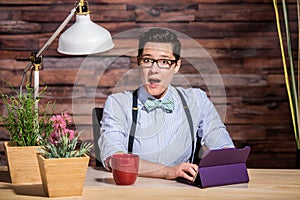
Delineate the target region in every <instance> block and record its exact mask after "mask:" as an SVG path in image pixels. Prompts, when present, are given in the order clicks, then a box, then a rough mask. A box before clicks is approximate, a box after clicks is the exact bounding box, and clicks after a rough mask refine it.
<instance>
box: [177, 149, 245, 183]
mask: <svg viewBox="0 0 300 200" xmlns="http://www.w3.org/2000/svg"><path fill="white" fill-rule="evenodd" d="M249 153H250V147H249V146H247V147H244V148H242V149H237V148H227V149H218V150H207V151H205V152H204V154H203V156H202V158H201V161H200V163H199V168H198V175H197V177H196V179H195V181H194V182H193V184H192V185H194V186H197V187H200V188H206V187H212V186H221V185H229V184H237V183H248V182H249V176H248V171H247V166H246V161H247V158H248V156H249ZM179 182H182V181H179ZM185 183H186V182H185Z"/></svg>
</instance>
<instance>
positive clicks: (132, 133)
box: [128, 88, 201, 162]
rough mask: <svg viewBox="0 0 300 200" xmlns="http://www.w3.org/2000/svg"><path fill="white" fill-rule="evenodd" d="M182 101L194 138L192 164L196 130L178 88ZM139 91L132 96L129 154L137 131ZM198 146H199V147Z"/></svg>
mask: <svg viewBox="0 0 300 200" xmlns="http://www.w3.org/2000/svg"><path fill="white" fill-rule="evenodd" d="M176 90H177V92H178V94H179V96H180V99H181V101H182V104H183V108H184V111H185V114H186V117H187V120H188V123H189V127H190V132H191V137H192V152H191V156H190V158H189V161H190V162H192V161H193V157H194V156H193V155H194V149H195V147H194V146H195V145H194V128H193V120H192V116H191V112H190V109H189V107H188V106H187V103H186V101H185V98H184V97H183V95H182V93H181V92H180V91H179V90H178V89H177V88H176ZM137 91H138V89H136V90H135V91H134V92H133V93H132V95H133V100H132V124H131V128H130V134H129V140H128V153H132V147H133V142H134V136H135V130H136V121H137V114H138V107H137V100H138V96H137ZM199 142H200V144H201V138H200V141H199ZM197 146H198V145H197Z"/></svg>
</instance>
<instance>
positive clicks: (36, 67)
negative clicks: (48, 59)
mask: <svg viewBox="0 0 300 200" xmlns="http://www.w3.org/2000/svg"><path fill="white" fill-rule="evenodd" d="M29 59H30V61H31V63H32V65H33V66H34V71H38V70H39V67H40V66H41V64H42V56H37V52H32V53H31V56H30V57H29Z"/></svg>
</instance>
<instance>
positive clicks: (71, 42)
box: [57, 14, 114, 55]
mask: <svg viewBox="0 0 300 200" xmlns="http://www.w3.org/2000/svg"><path fill="white" fill-rule="evenodd" d="M113 47H114V43H113V41H112V38H111V35H110V33H109V32H108V31H107V30H106V29H104V28H103V27H101V26H99V25H97V24H95V23H94V22H92V21H91V19H90V15H89V14H86V15H76V22H75V24H73V25H72V26H71V27H70V28H68V29H67V30H66V31H65V32H64V33H62V34H61V36H60V38H59V42H58V49H57V51H58V52H60V53H63V54H69V55H86V54H93V53H100V52H104V51H108V50H110V49H112V48H113Z"/></svg>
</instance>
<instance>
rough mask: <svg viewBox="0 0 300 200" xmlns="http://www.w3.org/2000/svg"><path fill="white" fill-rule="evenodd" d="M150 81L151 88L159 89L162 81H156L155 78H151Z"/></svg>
mask: <svg viewBox="0 0 300 200" xmlns="http://www.w3.org/2000/svg"><path fill="white" fill-rule="evenodd" d="M148 81H149V83H150V86H151V87H157V86H158V84H159V83H160V82H161V80H159V79H154V78H150V79H149V80H148Z"/></svg>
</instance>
